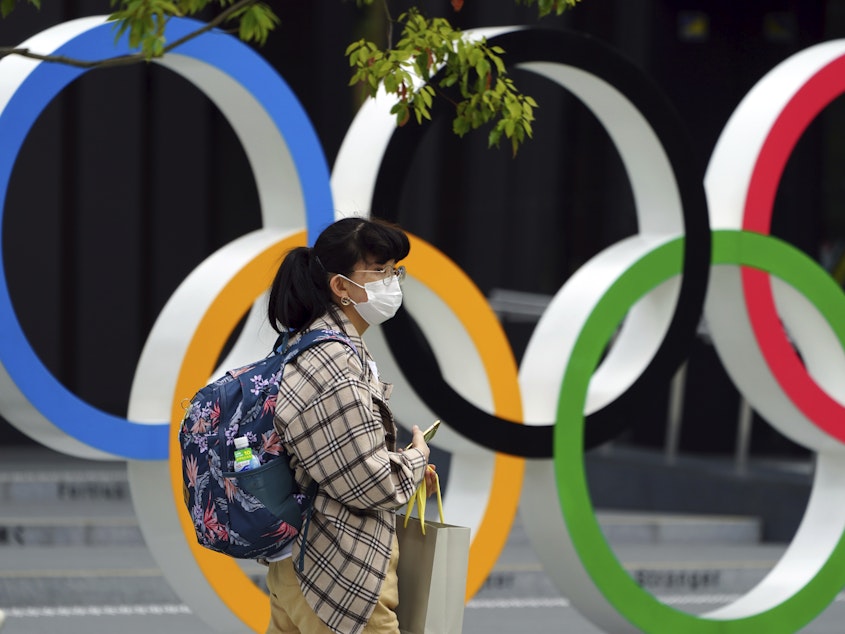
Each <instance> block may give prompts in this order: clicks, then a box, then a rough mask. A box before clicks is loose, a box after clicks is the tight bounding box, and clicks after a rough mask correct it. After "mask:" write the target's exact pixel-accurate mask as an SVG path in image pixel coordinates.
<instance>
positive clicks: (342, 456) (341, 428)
mask: <svg viewBox="0 0 845 634" xmlns="http://www.w3.org/2000/svg"><path fill="white" fill-rule="evenodd" d="M318 328H328V329H332V330H342V331H344V332H345V333H346V334H347V335H348V336H349V338H350V339H351V340H352V343H353V344H354V345H355V347H356V349H357V355H356V354H355V352H354V351H353V350H352V349H351V348H350V347H349V346H347V345H345V344H343V343H340V342H336V341H330V342H326V343H321V344H319V345H316V346H313V347H312V348H309V349H308V350H306V351H304V352H303V353H301V354H300V355H299V356H298V357H297V358H296V359H294V360H293V361H292V362H291V363H289V364H288V365H287V366H286V368H285V372H284V377H283V380H282V386H281V389H280V390H279V396H278V400H277V403H276V422H275V424H276V429H277V430H278V432H279V435H280V436H281V437H282V439H283V443H284V446H285V449H286V450H287V451H288V453H289V454H290V455H291V466H292V467H293V469H294V473H295V476H296V480H297V483H298V484H299V486H300V487H301V488H302V490H303V491H304V490H305V489H306V488H307V486H308V484H309V483H310V481H311V479H312V478H313V479H316V480H317V481H318V483H319V489H318V493H317V496H316V499H315V501H314V513H313V515H312V518H311V524H310V526H309V527H308V534H307V536H306V542H307V544H306V547H305V560H304V563H305V565H304V568H303V572H302V573H299V572H298V571H297V576H298V577H299V583H300V586H301V588H302V592H303V594H304V595H305V599H306V601H308V604H309V605H310V606H311V607H312V608H313V609H314V611H315V612H316V613H317V615H318V616H319V617H320V618H321V619H322V621H323V622H324V623H326V625H327V626H328V627H329V628H331V629H332V630H333V631H335V632H337V633H338V634H357V633H358V632H360V631H361V630H362V629H363V628H364V626H365V625H366V623H367V621H368V620H369V618H370V615H371V614H372V611H373V608H374V607H375V605H376V603H377V601H378V597H379V593H380V591H381V586H382V582H383V581H384V577H385V573H386V570H387V565H388V563H389V560H390V551H391V547H392V545H393V536H394V533H395V526H394V521H395V509H396V508H397V507H399V506H402V505H403V504H407V502H408V500H410V498H411V496H412V495H413V494H414V492H415V491H416V489H417V487H418V486H419V484H420V482H421V481H422V479H423V474H424V473H425V466H426V460H425V457H424V456H423V454H422V452H421V451H419V450H416V449H411V450H408V451H404V452H402V453H397V452H396V451H395V450H396V424H395V422H394V419H393V415H392V414H391V413H390V409H389V408H388V406H387V399H388V397H389V396H390V391H391V388H392V386H391V385H389V384H386V383H381V382H379V380H378V379H377V378H376V376H375V375H374V373H373V365H374V364H373V361H372V358H371V357H370V354H369V352H368V351H367V348H366V346H365V345H364V342H363V340H362V339H361V337H360V336H359V335H358V333H357V332H356V330H355V327H354V326H353V325H352V323H351V322H350V321H349V320H348V319H347V318H346V316H345V315H343V313H341V312H340V311H333V312H332V313H331V314H327V315H326V316H324V317H323V318H322V319H318V320H316V321H315V322H314V323H313V324H312V325H311V326H310V328H309V329H318ZM371 364H373V365H371ZM301 548H302V539H301V535H300V537H298V538H297V540H296V542H295V543H294V544H293V557H294V561H295V562H296V561H298V558H299V556H300V549H301Z"/></svg>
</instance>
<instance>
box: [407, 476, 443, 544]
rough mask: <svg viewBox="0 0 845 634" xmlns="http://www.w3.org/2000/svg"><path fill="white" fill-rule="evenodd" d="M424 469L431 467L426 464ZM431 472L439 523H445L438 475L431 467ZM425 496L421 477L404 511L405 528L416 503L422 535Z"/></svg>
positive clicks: (423, 529)
mask: <svg viewBox="0 0 845 634" xmlns="http://www.w3.org/2000/svg"><path fill="white" fill-rule="evenodd" d="M426 469H427V470H428V469H431V466H430V465H426ZM431 472H432V473H433V474H434V487H435V491H437V510H438V511H439V512H440V523H441V524H445V523H446V522H445V520H444V519H443V499H442V498H441V497H440V476H438V475H437V472H436V471H435V470H434V469H431ZM427 497H428V491H427V490H426V484H425V477H423V480H422V482H420V486H418V487H417V490H416V492H415V493H414V495H413V496H412V497H411V501H410V502H408V508H407V510H406V511H405V528H407V527H408V519H409V518H410V517H411V511H413V510H414V503H416V504H417V515H419V519H420V529H421V530H422V534H423V535H425V499H426V498H427Z"/></svg>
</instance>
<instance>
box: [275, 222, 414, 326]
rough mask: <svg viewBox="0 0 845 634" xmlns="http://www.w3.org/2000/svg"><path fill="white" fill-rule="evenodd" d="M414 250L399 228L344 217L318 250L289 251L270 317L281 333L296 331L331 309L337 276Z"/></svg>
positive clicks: (325, 232)
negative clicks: (331, 284) (360, 264)
mask: <svg viewBox="0 0 845 634" xmlns="http://www.w3.org/2000/svg"><path fill="white" fill-rule="evenodd" d="M410 250H411V245H410V242H409V241H408V236H407V235H405V232H404V231H402V229H400V228H399V227H398V226H396V225H394V224H391V223H388V222H385V221H383V220H379V219H375V218H374V219H366V218H359V217H353V218H343V219H342V220H338V221H336V222H334V223H332V224H330V225H329V226H328V227H326V228H325V229H324V230H323V232H322V233H321V234H320V236H319V237H318V238H317V241H316V242H315V243H314V246H313V247H311V248H309V247H297V248H295V249H292V250H291V251H289V252H288V253H287V255H286V256H285V258H284V260H282V264H281V265H280V266H279V270H278V271H277V272H276V277H275V279H274V280H273V285H272V286H271V287H270V299H269V302H268V306H267V317H268V319H269V320H270V325H271V326H272V327H273V329H274V330H275V331H276V332H278V333H284V332H291V334H294V333H297V332H299V331H301V330H304V329H305V328H307V327H308V326H310V325H311V324H312V323H313V322H314V320H315V319H317V318H318V317H321V316H322V315H324V314H326V313H327V312H329V310H331V309H332V308H333V307H334V306H335V303H334V301H333V299H332V292H331V289H330V288H329V279H330V277H331V276H332V275H335V274H338V273H339V274H341V275H346V276H349V275H351V274H352V271H353V268H354V267H355V264H356V263H358V262H360V261H372V262H379V263H381V262H387V261H388V260H396V261H399V260H402V259H404V258H405V257H406V256H407V255H408V252H409V251H410Z"/></svg>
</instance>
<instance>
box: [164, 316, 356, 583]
mask: <svg viewBox="0 0 845 634" xmlns="http://www.w3.org/2000/svg"><path fill="white" fill-rule="evenodd" d="M323 341H340V342H342V343H345V344H346V345H348V346H350V347H351V348H352V349H353V350H354V349H355V346H354V345H353V344H352V342H351V341H350V340H349V339H348V337H347V336H346V335H345V334H343V333H340V332H336V331H333V330H312V331H310V332H306V333H305V334H304V335H302V337H301V338H300V339H299V340H298V341H297V342H296V343H294V344H293V345H291V346H290V347H287V345H286V344H287V337H286V336H285V337H284V340H283V342H282V344H281V345H280V346H278V348H276V350H275V352H273V353H272V354H270V355H269V356H267V357H266V358H264V359H262V360H261V361H257V362H255V363H252V364H250V365H247V366H244V367H242V368H237V369H235V370H229V371H228V372H226V374H225V375H223V376H222V377H221V378H219V379H217V380H216V381H214V382H212V383H210V384H208V385H206V386H205V387H204V388H202V389H201V390H199V392H197V393H196V395H195V396H194V397H193V398H192V399H191V402H190V404H189V405H188V408H187V410H186V412H185V417H184V419H183V420H182V426H181V428H180V430H179V446H180V447H181V449H182V477H183V481H184V486H183V493H184V496H185V504H186V505H187V507H188V512H189V513H190V515H191V519H192V520H193V524H194V530H195V531H196V534H197V541H199V543H200V544H201V545H202V546H205V547H206V548H210V549H211V550H214V551H217V552H220V553H223V554H225V555H229V556H230V557H235V558H238V559H262V558H265V557H272V556H273V555H276V554H278V553H279V552H281V551H282V549H284V548H285V547H286V546H287V545H288V544H289V543H290V542H291V541H293V539H294V538H295V537H296V536H297V534H299V532H300V530H303V548H302V551H303V553H304V550H305V548H304V538H305V535H306V533H307V521H308V519H310V509H311V502H312V500H313V498H314V494H315V493H316V488H317V487H316V482H314V483H312V485H311V486H310V487H309V489H308V491H307V492H305V493H304V494H303V493H302V492H300V491H299V487H298V486H297V485H296V482H295V481H294V477H293V472H292V471H291V468H290V464H289V461H290V458H289V456H288V455H287V454H286V453H285V451H284V449H283V448H282V443H281V439H280V438H279V435H278V433H277V432H276V430H275V428H274V426H273V418H274V416H275V411H276V396H277V394H278V392H279V384H280V382H281V379H282V372H283V371H284V367H285V364H287V363H288V362H289V361H291V360H292V359H293V358H294V357H295V356H296V355H298V354H299V353H300V352H302V351H303V350H305V349H307V348H309V347H310V346H312V345H314V344H317V343H320V342H323ZM240 436H245V437H246V438H247V441H248V443H249V447H250V449H251V450H252V455H253V456H255V457H257V458H258V463H260V465H257V466H255V467H254V468H251V469H249V470H246V471H238V472H235V469H234V462H235V443H234V440H235V438H237V437H240ZM303 523H305V526H304V529H303ZM301 562H302V558H301V557H300V567H301Z"/></svg>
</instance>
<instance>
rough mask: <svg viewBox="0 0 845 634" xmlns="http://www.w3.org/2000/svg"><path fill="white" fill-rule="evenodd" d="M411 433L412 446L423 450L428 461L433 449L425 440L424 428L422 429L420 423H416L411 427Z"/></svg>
mask: <svg viewBox="0 0 845 634" xmlns="http://www.w3.org/2000/svg"><path fill="white" fill-rule="evenodd" d="M411 434H412V436H411V448H412V449H419V450H420V451H422V452H423V455H424V456H425V460H426V462H428V456H429V454H431V449H429V448H428V444H427V443H426V442H425V437H424V436H423V433H422V430H420V428H419V426H418V425H414V427H413V428H412V429H411Z"/></svg>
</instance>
